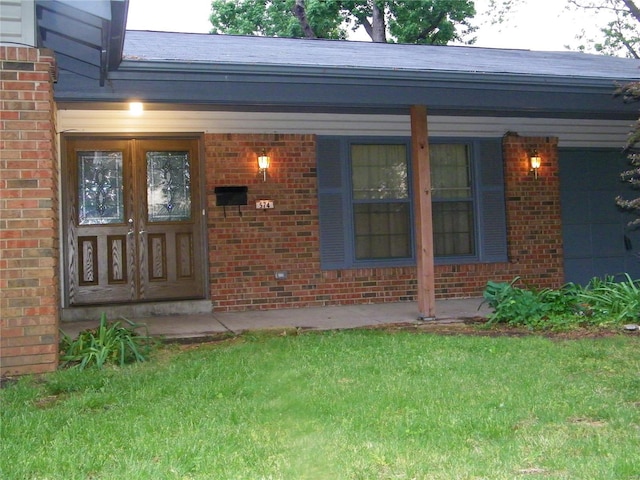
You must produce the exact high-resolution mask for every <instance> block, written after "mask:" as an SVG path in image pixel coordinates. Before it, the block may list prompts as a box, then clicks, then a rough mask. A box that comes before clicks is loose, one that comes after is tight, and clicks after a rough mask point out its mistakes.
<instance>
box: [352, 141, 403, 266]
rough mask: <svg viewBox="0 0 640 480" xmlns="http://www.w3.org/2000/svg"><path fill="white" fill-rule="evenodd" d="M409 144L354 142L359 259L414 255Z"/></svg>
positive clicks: (356, 249) (354, 178)
mask: <svg viewBox="0 0 640 480" xmlns="http://www.w3.org/2000/svg"><path fill="white" fill-rule="evenodd" d="M408 178H409V177H408V171H407V148H406V145H352V146H351V185H352V201H353V225H354V242H355V258H356V260H366V259H382V258H407V257H411V208H410V207H411V204H410V199H409V186H408V183H407V182H408Z"/></svg>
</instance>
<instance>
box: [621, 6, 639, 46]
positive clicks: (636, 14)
mask: <svg viewBox="0 0 640 480" xmlns="http://www.w3.org/2000/svg"><path fill="white" fill-rule="evenodd" d="M622 1H623V3H624V4H625V5H626V6H627V8H628V9H629V11H630V12H631V15H633V16H634V18H635V19H636V20H637V21H638V22H640V8H638V6H637V5H636V3H635V2H634V1H633V0H622ZM636 58H637V57H636Z"/></svg>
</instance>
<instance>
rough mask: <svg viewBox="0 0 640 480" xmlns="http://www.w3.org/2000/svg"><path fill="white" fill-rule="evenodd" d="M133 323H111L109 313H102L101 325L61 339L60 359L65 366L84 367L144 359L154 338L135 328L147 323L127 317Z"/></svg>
mask: <svg viewBox="0 0 640 480" xmlns="http://www.w3.org/2000/svg"><path fill="white" fill-rule="evenodd" d="M124 320H125V322H127V323H128V324H129V327H124V326H122V324H121V322H114V323H108V322H107V315H106V314H105V313H103V314H102V315H101V317H100V324H99V325H98V327H96V328H94V329H90V330H85V331H83V332H80V334H79V335H78V337H77V338H76V339H71V338H70V337H69V336H68V335H65V334H63V335H62V340H61V341H60V350H61V354H60V360H61V362H62V365H63V366H67V365H68V366H71V368H77V369H79V370H84V369H85V368H87V367H91V366H95V367H97V368H99V369H100V368H103V367H104V366H105V365H108V364H112V365H119V366H123V365H125V364H127V363H132V362H144V361H145V360H146V359H147V355H148V354H149V350H150V348H151V344H152V342H151V338H150V337H149V336H148V335H144V336H143V335H140V334H138V333H137V332H136V331H135V330H136V329H137V328H140V327H142V326H143V325H140V324H136V323H134V322H131V321H129V320H127V319H124Z"/></svg>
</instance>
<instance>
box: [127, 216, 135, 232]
mask: <svg viewBox="0 0 640 480" xmlns="http://www.w3.org/2000/svg"><path fill="white" fill-rule="evenodd" d="M127 223H129V231H128V232H127V235H133V233H134V232H133V218H130V219H129V222H127Z"/></svg>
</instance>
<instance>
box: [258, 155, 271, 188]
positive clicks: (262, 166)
mask: <svg viewBox="0 0 640 480" xmlns="http://www.w3.org/2000/svg"><path fill="white" fill-rule="evenodd" d="M270 164H271V159H270V158H269V156H268V155H267V153H266V152H265V151H264V149H262V153H261V154H260V155H258V171H259V172H260V173H261V174H262V181H263V182H266V181H267V170H268V169H269V165H270Z"/></svg>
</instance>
